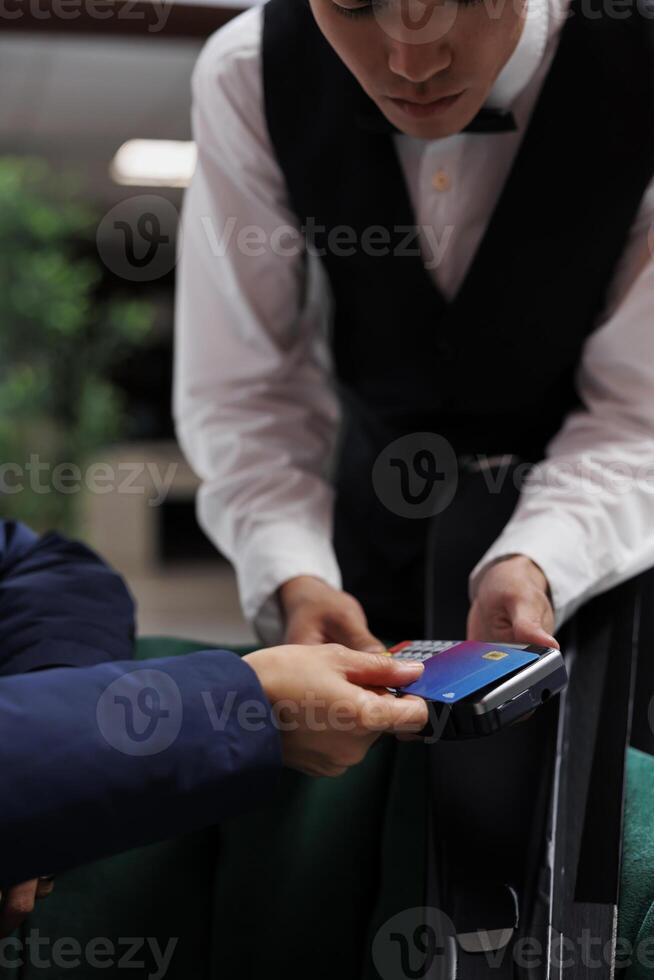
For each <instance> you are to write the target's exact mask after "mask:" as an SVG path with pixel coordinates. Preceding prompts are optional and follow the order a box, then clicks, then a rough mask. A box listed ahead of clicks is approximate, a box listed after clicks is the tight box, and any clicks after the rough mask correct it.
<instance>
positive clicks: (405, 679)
mask: <svg viewBox="0 0 654 980" xmlns="http://www.w3.org/2000/svg"><path fill="white" fill-rule="evenodd" d="M344 661H345V663H344V667H345V675H346V677H347V679H348V680H349V681H351V682H354V683H356V684H368V685H371V686H373V687H404V686H405V685H406V684H412V683H413V681H417V680H418V678H419V677H420V675H421V674H422V672H423V670H424V666H423V664H422V663H421V662H420V661H419V660H396V659H395V658H393V657H389V656H388V655H387V654H384V653H361V652H360V651H358V650H346V651H344Z"/></svg>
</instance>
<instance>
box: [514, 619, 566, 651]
mask: <svg viewBox="0 0 654 980" xmlns="http://www.w3.org/2000/svg"><path fill="white" fill-rule="evenodd" d="M513 638H514V642H515V643H535V644H536V645H537V646H545V647H554V649H555V650H558V649H560V647H559V644H558V641H557V640H556V639H555V638H554V637H553V636H552V635H551V633H548V632H547V630H546V629H545V628H544V626H543V625H542V623H541V622H540V621H539V620H538V619H532V618H530V617H529V616H527V615H520V614H518V615H517V616H515V618H514V619H513Z"/></svg>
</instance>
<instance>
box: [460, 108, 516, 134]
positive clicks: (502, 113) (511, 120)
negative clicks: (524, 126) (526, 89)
mask: <svg viewBox="0 0 654 980" xmlns="http://www.w3.org/2000/svg"><path fill="white" fill-rule="evenodd" d="M517 128H518V124H517V123H516V121H515V116H514V115H513V113H512V112H507V111H506V110H504V109H480V110H479V112H478V113H477V115H476V116H475V118H474V119H473V120H472V122H469V123H468V125H467V126H466V128H465V129H464V130H463V132H464V133H515V131H516V129H517Z"/></svg>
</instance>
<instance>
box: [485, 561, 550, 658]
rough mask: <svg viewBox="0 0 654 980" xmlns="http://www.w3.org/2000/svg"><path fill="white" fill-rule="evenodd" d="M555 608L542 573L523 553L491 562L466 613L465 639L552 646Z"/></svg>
mask: <svg viewBox="0 0 654 980" xmlns="http://www.w3.org/2000/svg"><path fill="white" fill-rule="evenodd" d="M553 629H554V610H553V609H552V604H551V602H550V599H549V591H548V584H547V579H546V578H545V575H544V574H543V572H542V571H541V570H540V568H539V567H538V565H536V564H535V563H534V562H533V561H531V559H529V558H527V557H526V556H525V555H514V556H513V557H511V558H507V559H504V560H502V561H499V562H497V564H495V565H491V566H490V568H488V569H487V571H486V572H485V573H484V575H483V576H482V578H481V582H480V583H479V587H478V590H477V595H476V598H475V601H474V602H473V604H472V606H471V608H470V613H469V614H468V639H469V640H480V641H482V642H483V641H489V642H497V643H499V642H504V643H536V644H539V645H540V646H549V647H555V648H557V649H558V647H559V644H558V643H557V641H556V640H555V639H554V637H553V636H552V635H551V633H552V630H553Z"/></svg>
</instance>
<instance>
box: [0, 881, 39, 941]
mask: <svg viewBox="0 0 654 980" xmlns="http://www.w3.org/2000/svg"><path fill="white" fill-rule="evenodd" d="M37 886H38V881H37V879H36V878H34V879H33V880H32V881H25V882H23V884H21V885H14V886H13V887H12V888H10V889H9V890H8V891H7V893H6V895H5V900H4V903H3V905H2V909H1V910H0V938H2V939H4V938H5V937H6V936H10V935H11V934H12V932H15V931H16V929H18V926H19V925H20V924H21V922H22V921H23V920H24V919H25V918H26V917H27V916H28V915H29V914H30V912H33V911H34V903H35V901H36V889H37Z"/></svg>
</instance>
